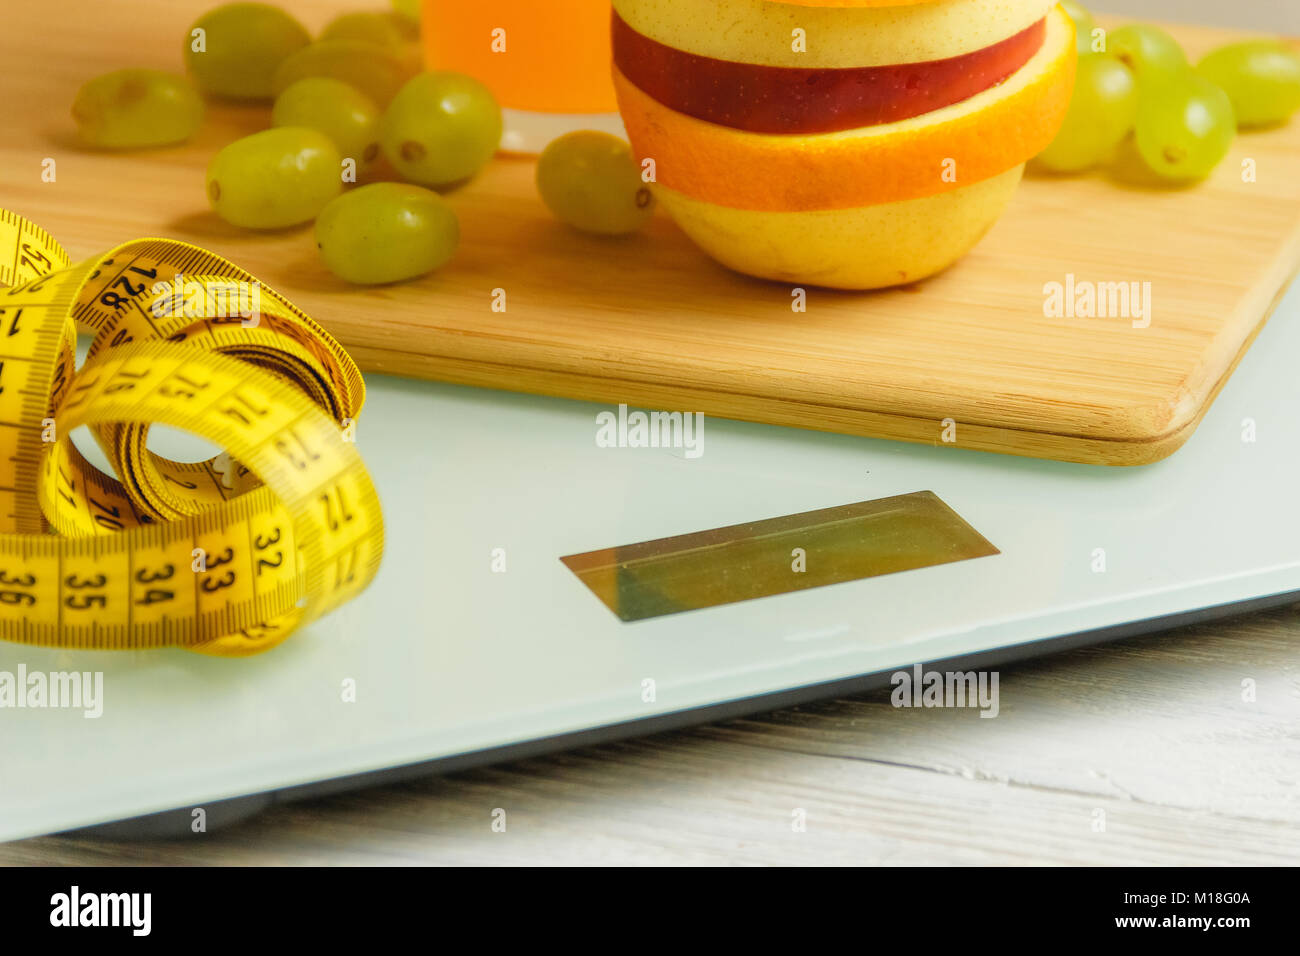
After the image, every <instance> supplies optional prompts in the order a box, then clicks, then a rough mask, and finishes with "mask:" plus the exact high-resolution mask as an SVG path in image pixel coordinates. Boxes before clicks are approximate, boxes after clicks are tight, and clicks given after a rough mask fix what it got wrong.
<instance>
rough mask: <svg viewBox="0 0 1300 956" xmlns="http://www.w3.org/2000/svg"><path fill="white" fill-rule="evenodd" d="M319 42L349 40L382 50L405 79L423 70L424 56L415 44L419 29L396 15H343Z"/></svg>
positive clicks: (386, 13) (418, 36) (327, 29)
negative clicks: (387, 53)
mask: <svg viewBox="0 0 1300 956" xmlns="http://www.w3.org/2000/svg"><path fill="white" fill-rule="evenodd" d="M320 38H321V39H322V40H352V41H355V42H360V43H372V44H374V45H375V46H378V47H383V48H384V49H385V50H387V51H388V52H389V53H391V54H392V55H393V56H394V57H396V58H397V60H398V62H400V63H401V64H402V66H403V68H404V69H405V71H406V75H407V76H408V77H410V76H414V75H415V74H416V73H419V72H420V70H421V68H422V66H423V56H424V54H423V53H422V51H421V50H420V44H419V43H418V41H419V39H420V26H419V24H418V23H416V22H415V21H414V20H412V19H410V18H409V17H406V16H403V15H402V14H400V13H395V12H392V11H384V12H380V13H345V14H342V15H341V16H338V17H336V18H335V19H334V20H332V21H331V22H330V25H329V26H327V27H326V28H325V30H324V31H323V32H322V33H321V35H320Z"/></svg>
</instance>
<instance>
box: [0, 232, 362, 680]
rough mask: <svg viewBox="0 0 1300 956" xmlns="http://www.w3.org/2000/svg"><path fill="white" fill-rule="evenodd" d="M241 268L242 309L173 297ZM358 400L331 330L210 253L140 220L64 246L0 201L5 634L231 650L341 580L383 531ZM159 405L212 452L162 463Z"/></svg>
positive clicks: (351, 577)
mask: <svg viewBox="0 0 1300 956" xmlns="http://www.w3.org/2000/svg"><path fill="white" fill-rule="evenodd" d="M250 288H252V289H256V290H257V295H256V298H257V300H260V302H259V310H258V311H257V313H256V314H254V315H251V316H250V315H249V314H239V313H236V314H228V310H226V309H224V308H220V307H218V308H216V309H211V308H207V306H208V305H211V300H208V299H204V301H205V303H206V305H205V307H204V309H201V310H196V309H195V308H193V307H192V306H193V305H194V302H195V301H198V300H197V299H195V298H194V297H193V296H190V297H189V298H187V290H189V291H192V290H195V289H197V290H200V291H206V290H209V289H218V290H233V289H241V290H247V289H250ZM220 304H221V303H220V302H218V306H220ZM196 311H197V312H198V314H197V315H196ZM245 311H246V310H245ZM78 329H80V330H82V331H84V332H87V333H89V334H93V336H94V340H93V342H92V344H91V346H90V351H89V354H88V356H87V358H86V361H85V363H84V364H83V366H82V367H81V368H80V369H76V367H75V344H76V335H77V331H78ZM364 401H365V385H364V383H363V381H362V379H361V373H360V371H359V370H358V369H357V367H356V365H355V364H354V363H353V361H352V359H351V357H350V356H349V355H348V354H347V352H345V351H344V350H343V348H342V346H340V345H339V344H338V343H337V342H336V341H334V339H333V338H331V337H330V335H329V334H328V333H327V332H325V330H324V329H322V328H321V327H320V326H318V325H317V324H316V323H315V322H313V321H312V320H311V319H310V318H308V317H307V316H306V315H305V314H304V313H302V312H301V311H299V310H298V309H297V308H295V307H294V306H293V305H291V304H290V303H289V302H287V301H286V300H285V299H283V298H282V297H280V296H279V295H277V294H276V293H274V292H273V291H271V290H270V289H267V288H265V287H263V286H261V285H260V284H258V283H257V280H256V279H254V278H253V276H251V275H249V274H248V273H247V272H245V271H244V270H242V269H240V268H239V267H238V266H235V265H233V264H232V263H230V262H228V261H226V260H225V259H222V258H221V257H219V256H216V255H213V254H212V253H209V252H206V251H205V250H203V249H200V248H198V247H196V246H192V245H189V244H188V243H184V242H178V241H174V240H167V239H141V240H137V241H135V242H128V243H126V244H124V245H121V246H118V247H116V248H114V249H112V250H110V251H108V252H106V253H104V254H103V255H100V256H96V257H94V258H92V259H89V260H87V261H85V262H82V263H80V264H78V265H72V264H71V261H70V259H69V257H68V255H67V253H65V252H64V250H63V249H62V247H60V246H59V244H58V243H57V242H55V241H54V239H53V238H52V237H51V236H50V235H49V234H48V233H46V232H45V231H44V230H42V229H41V228H39V227H38V226H36V225H34V224H33V223H31V222H29V221H27V220H26V219H24V218H22V217H21V216H18V215H15V214H13V213H11V212H7V211H5V210H0V640H7V641H18V642H22V643H27V644H40V645H48V646H54V647H64V648H84V649H124V650H125V649H142V648H155V647H167V646H179V647H186V648H189V649H190V650H194V651H199V652H202V653H208V654H217V655H222V656H244V655H249V654H255V653H260V652H261V651H264V650H267V649H269V648H271V647H273V646H275V645H276V644H278V643H280V642H281V641H282V640H284V639H285V638H286V637H288V636H289V634H290V633H291V632H292V631H293V630H294V629H295V628H296V627H299V626H301V625H302V624H305V623H307V622H309V621H311V620H313V619H314V618H316V617H318V616H319V615H321V614H324V613H326V612H328V611H330V610H331V609H333V608H335V607H337V606H339V605H340V604H342V603H343V602H345V601H347V600H349V599H350V598H352V597H354V596H355V595H357V594H358V593H360V592H361V591H362V590H363V589H364V588H365V587H366V585H367V584H369V583H370V580H371V579H372V578H373V577H374V575H375V572H376V571H377V570H378V566H379V561H380V558H381V556H382V554H383V544H384V531H383V518H382V515H381V512H380V508H379V499H378V497H377V495H376V493H375V488H374V485H373V484H372V483H371V480H370V476H369V474H368V473H367V472H366V468H365V465H364V464H363V463H362V461H361V458H360V456H359V455H358V453H357V450H356V446H355V443H354V442H353V441H352V440H351V439H352V436H353V435H354V434H355V432H354V430H353V429H354V427H355V421H356V418H357V415H358V414H359V412H360V410H361V406H362V404H363V403H364ZM153 423H156V424H161V425H168V426H172V427H175V428H180V429H184V430H186V431H189V432H192V433H194V434H196V435H198V436H200V437H202V438H205V439H207V440H208V441H210V442H212V443H213V444H215V445H218V446H220V447H221V448H224V449H226V452H225V453H223V454H222V455H219V456H217V457H216V458H214V459H212V460H211V461H207V462H202V463H187V462H175V461H170V460H168V459H166V458H164V457H162V456H160V455H157V454H155V453H154V452H152V451H150V450H149V449H148V448H147V446H146V442H147V438H148V431H149V426H150V424H153ZM82 425H86V426H89V429H90V431H91V433H92V434H93V435H94V437H95V439H96V441H97V443H98V444H99V446H100V448H101V449H102V450H103V452H104V454H105V455H106V456H107V458H108V460H109V461H110V462H111V463H112V465H113V468H114V470H115V471H116V474H117V477H113V476H111V475H107V474H105V473H103V472H102V471H100V470H99V469H98V468H96V467H95V466H94V465H92V464H91V463H90V462H89V461H87V460H86V459H85V458H84V457H83V456H82V454H81V453H80V452H79V451H78V450H77V448H76V446H75V445H74V444H73V443H72V442H70V441H69V440H68V437H69V435H71V433H72V432H73V431H74V430H75V429H76V428H78V427H79V426H82ZM52 532H53V533H52Z"/></svg>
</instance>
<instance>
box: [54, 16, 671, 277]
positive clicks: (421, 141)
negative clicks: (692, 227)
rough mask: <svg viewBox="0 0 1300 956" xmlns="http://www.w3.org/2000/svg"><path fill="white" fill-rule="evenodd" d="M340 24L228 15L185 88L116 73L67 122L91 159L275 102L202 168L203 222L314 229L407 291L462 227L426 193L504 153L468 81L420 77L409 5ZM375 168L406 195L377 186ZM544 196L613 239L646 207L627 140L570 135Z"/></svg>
mask: <svg viewBox="0 0 1300 956" xmlns="http://www.w3.org/2000/svg"><path fill="white" fill-rule="evenodd" d="M393 5H394V7H395V9H394V10H392V11H384V12H359V13H349V14H344V15H342V16H340V17H338V18H337V19H335V20H334V21H333V22H331V23H330V24H329V25H328V26H327V27H326V28H325V29H324V31H323V32H322V33H321V35H320V37H319V38H318V39H316V40H315V41H313V40H312V38H311V36H310V35H309V34H308V32H307V30H306V29H305V28H304V27H303V26H302V24H300V23H299V22H298V21H297V20H295V19H294V18H293V17H292V16H290V15H289V14H288V13H286V12H284V11H283V10H280V9H279V8H277V7H273V6H270V5H268V4H264V3H229V4H226V5H224V6H221V7H217V8H216V9H214V10H212V11H210V12H208V13H207V14H205V15H204V16H202V17H200V18H199V20H198V21H197V22H196V23H195V24H194V25H193V27H192V28H191V31H190V33H189V35H188V36H187V37H186V42H185V58H186V63H187V66H188V70H189V78H187V77H184V76H179V75H174V74H171V73H166V72H162V71H158V70H145V69H127V70H119V71H117V72H114V73H110V74H107V75H105V76H101V77H97V78H96V79H93V80H91V81H90V82H88V83H87V84H86V85H85V86H83V87H82V89H81V91H80V93H79V94H78V96H77V98H76V102H75V103H74V105H73V109H72V113H73V117H74V118H75V119H76V121H77V124H78V126H79V128H80V131H81V135H82V137H83V139H84V140H85V141H86V142H87V143H88V144H90V145H93V146H98V147H102V148H113V149H129V148H144V147H152V146H163V145H168V144H172V143H178V142H184V141H185V140H188V139H189V138H190V137H191V136H193V135H194V133H195V132H196V131H197V130H198V128H199V127H200V125H201V124H202V122H203V113H204V103H203V98H202V96H201V94H208V95H210V96H215V97H220V98H223V99H228V100H245V101H262V102H272V101H273V103H274V105H273V107H272V110H271V123H272V128H270V129H267V130H264V131H262V132H260V133H254V134H253V135H251V136H246V137H244V138H243V139H239V140H236V141H235V142H233V143H231V144H229V145H228V146H226V147H225V148H224V149H222V150H221V151H220V152H218V153H217V155H216V156H215V157H214V158H213V159H212V161H211V163H210V165H209V166H208V170H207V194H208V200H209V202H210V203H211V206H212V208H213V210H215V212H216V213H217V215H219V216H220V217H221V218H222V219H224V220H226V221H227V222H229V223H231V224H233V225H236V226H240V227H243V228H248V229H282V228H287V227H291V226H296V225H301V224H303V223H307V222H311V221H312V220H315V232H316V243H317V246H318V248H319V250H320V255H321V258H322V260H323V261H324V263H325V265H326V266H327V267H328V268H329V269H330V271H332V272H333V273H335V274H336V275H338V276H339V277H341V278H343V279H346V280H347V281H349V282H355V283H361V284H375V283H388V282H397V281H401V280H404V279H410V278H415V277H417V276H420V275H424V274H426V273H428V272H431V271H433V270H434V269H437V268H439V267H440V266H442V265H444V264H445V263H446V262H448V261H449V260H450V259H451V257H452V255H453V254H454V253H455V250H456V246H457V244H458V243H459V238H460V225H459V222H458V220H457V218H456V215H455V213H454V212H453V211H452V209H451V207H450V206H449V205H448V204H447V203H446V202H445V201H444V200H443V198H442V197H441V196H440V195H439V194H438V193H437V192H436V191H435V190H438V189H445V188H447V187H450V186H454V185H456V184H458V183H461V182H464V181H466V180H468V179H470V178H472V177H473V176H474V175H476V174H477V173H478V172H479V171H480V170H481V169H482V168H483V167H484V166H486V165H487V163H488V162H489V160H491V158H492V156H493V155H494V154H495V152H496V149H497V146H498V144H499V142H500V140H501V132H502V113H501V108H500V106H498V104H497V102H496V99H495V98H494V97H493V95H492V93H491V92H490V91H489V90H488V89H487V87H486V86H484V85H483V84H482V83H480V82H479V81H477V80H475V79H473V78H472V77H468V76H464V75H462V74H459V73H451V72H421V65H420V53H419V45H418V39H419V23H418V21H417V20H415V19H413V15H418V4H414V3H412V2H410V0H393ZM381 158H382V159H383V160H386V161H387V162H388V164H389V166H390V167H391V171H392V172H395V173H396V175H397V177H399V178H400V179H401V180H402V182H385V181H374V182H369V184H368V185H362V186H358V187H357V188H354V189H346V187H345V183H351V182H356V181H357V180H358V177H360V178H361V179H362V180H366V179H379V178H382V177H383V176H384V175H385V174H387V171H379V170H377V168H376V164H378V163H379V162H380V161H381ZM538 185H539V188H540V190H541V193H542V197H543V199H544V200H545V201H546V203H547V205H548V206H550V207H551V208H552V209H553V210H554V211H555V212H556V214H557V215H558V216H559V218H561V219H563V220H565V221H567V222H570V223H571V224H573V225H575V226H577V227H578V228H581V229H585V230H587V231H591V232H600V233H607V234H609V233H620V232H626V231H631V230H632V229H635V228H637V226H639V225H640V224H641V222H643V221H644V220H645V218H646V217H647V216H648V215H649V206H650V196H649V193H648V191H647V190H646V189H645V188H644V187H643V185H642V183H641V182H640V178H639V172H638V170H637V168H636V165H635V163H634V162H633V160H632V156H631V152H630V150H629V148H628V146H627V144H626V143H623V142H622V141H621V140H618V139H617V138H615V137H611V136H606V135H604V134H601V133H578V134H572V135H570V136H568V137H563V138H562V139H561V140H560V141H557V142H556V143H554V144H552V147H551V148H550V149H548V150H547V153H546V154H545V155H544V156H543V157H542V161H541V163H540V164H539V173H538Z"/></svg>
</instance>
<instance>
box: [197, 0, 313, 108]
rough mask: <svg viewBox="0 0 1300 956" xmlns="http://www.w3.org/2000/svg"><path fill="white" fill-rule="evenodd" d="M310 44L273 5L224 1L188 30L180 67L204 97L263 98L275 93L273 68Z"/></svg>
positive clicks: (299, 28)
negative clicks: (188, 72)
mask: <svg viewBox="0 0 1300 956" xmlns="http://www.w3.org/2000/svg"><path fill="white" fill-rule="evenodd" d="M198 31H202V33H198ZM310 42H311V37H310V35H308V33H307V30H306V28H305V27H303V25H302V24H301V23H299V22H298V21H297V20H295V19H294V18H293V17H291V16H289V14H287V13H285V12H284V11H283V10H281V9H279V8H278V7H273V6H270V5H269V4H265V3H228V4H226V5H225V6H220V7H217V8H216V9H214V10H209V11H208V12H207V13H205V14H204V15H203V16H201V17H199V19H198V20H197V21H196V22H195V23H194V26H193V27H191V28H190V32H189V33H188V34H187V35H186V37H185V63H186V65H187V66H188V67H189V70H190V73H192V74H193V76H194V81H195V82H196V83H198V85H199V89H201V90H203V91H205V92H207V93H214V94H216V95H218V96H229V97H233V98H235V99H251V100H265V99H270V98H271V97H272V96H273V95H274V94H275V90H274V89H273V88H272V79H273V78H274V76H275V71H276V69H277V68H278V67H279V66H280V64H281V63H282V62H283V61H284V60H285V59H286V58H287V57H288V56H290V55H291V54H293V53H296V52H297V51H298V50H300V49H302V48H303V47H305V46H306V45H307V44H308V43H310Z"/></svg>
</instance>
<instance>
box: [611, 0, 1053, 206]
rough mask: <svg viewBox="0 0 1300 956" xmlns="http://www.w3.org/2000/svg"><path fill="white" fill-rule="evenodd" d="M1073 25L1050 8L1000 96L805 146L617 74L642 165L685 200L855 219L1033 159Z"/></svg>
mask: <svg viewBox="0 0 1300 956" xmlns="http://www.w3.org/2000/svg"><path fill="white" fill-rule="evenodd" d="M1075 63H1076V54H1075V49H1074V24H1073V23H1072V21H1071V20H1070V18H1069V17H1068V16H1066V15H1065V13H1064V12H1062V11H1061V10H1060V8H1059V7H1058V8H1057V9H1056V10H1054V11H1053V12H1052V13H1050V14H1049V15H1048V18H1047V38H1046V40H1045V41H1044V43H1043V46H1042V49H1040V50H1039V51H1038V53H1037V54H1036V55H1035V56H1034V57H1033V58H1032V59H1030V61H1029V62H1028V63H1026V64H1025V65H1024V66H1023V67H1022V68H1021V69H1020V70H1018V71H1016V73H1014V74H1012V76H1011V77H1010V78H1008V79H1007V80H1006V81H1005V82H1004V83H1002V84H1001V85H1000V86H997V87H994V88H993V89H991V90H987V91H985V92H983V93H980V94H978V95H976V96H973V97H971V98H970V99H968V100H965V101H963V102H961V103H957V104H954V105H952V106H947V107H944V108H943V109H940V110H935V111H934V112H931V113H926V114H925V115H923V116H918V117H914V118H912V119H908V120H903V121H902V122H898V123H889V124H885V125H881V126H869V127H863V128H859V129H854V130H846V131H844V132H839V133H824V134H819V135H812V136H795V135H784V136H783V135H768V134H762V133H748V132H742V131H738V130H733V129H728V128H727V127H723V126H717V125H715V124H712V123H706V122H704V121H702V120H698V119H694V118H692V117H689V116H685V115H683V114H681V113H678V112H675V111H674V110H670V109H668V108H667V107H665V106H663V105H662V104H661V103H659V102H657V101H656V100H654V99H652V98H651V97H649V96H647V95H646V94H645V93H643V92H641V90H639V89H638V88H637V87H636V86H634V85H633V84H632V83H630V82H629V81H628V80H627V78H626V77H624V76H623V75H622V73H620V72H619V71H618V70H617V69H615V71H614V86H615V89H616V91H617V92H618V99H619V109H620V112H621V113H622V115H623V122H624V124H625V125H626V127H627V131H628V137H629V139H630V140H631V142H632V149H633V151H634V152H635V153H636V154H637V157H638V159H641V160H644V159H647V158H649V159H653V160H654V164H655V174H656V177H657V180H658V181H659V182H660V183H662V184H663V185H665V186H667V187H669V188H670V189H673V190H674V191H676V192H680V193H682V194H684V195H686V196H691V197H694V198H696V199H702V200H705V201H706V202H710V203H714V204H718V205H723V206H731V207H735V208H738V209H753V210H771V211H793V210H815V209H853V208H859V207H862V206H870V205H872V204H875V203H885V202H899V201H902V200H907V199H919V198H921V197H923V196H933V195H936V194H938V193H943V192H950V191H953V190H955V189H959V188H961V187H962V186H966V185H970V184H972V183H976V182H980V181H982V180H985V179H989V178H991V177H993V176H996V175H998V174H1000V173H1004V172H1006V171H1007V170H1009V169H1011V168H1012V167H1013V166H1018V165H1020V164H1021V163H1023V162H1025V161H1026V160H1027V159H1029V158H1030V157H1031V156H1034V155H1036V154H1037V153H1039V152H1041V151H1042V150H1043V149H1044V148H1045V147H1046V146H1047V145H1048V143H1050V142H1051V140H1052V138H1053V137H1054V136H1055V135H1056V131H1057V130H1058V129H1059V128H1060V125H1061V122H1062V120H1063V119H1064V117H1065V112H1066V109H1067V108H1068V106H1069V103H1070V94H1071V91H1072V88H1073V85H1074V69H1075Z"/></svg>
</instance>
